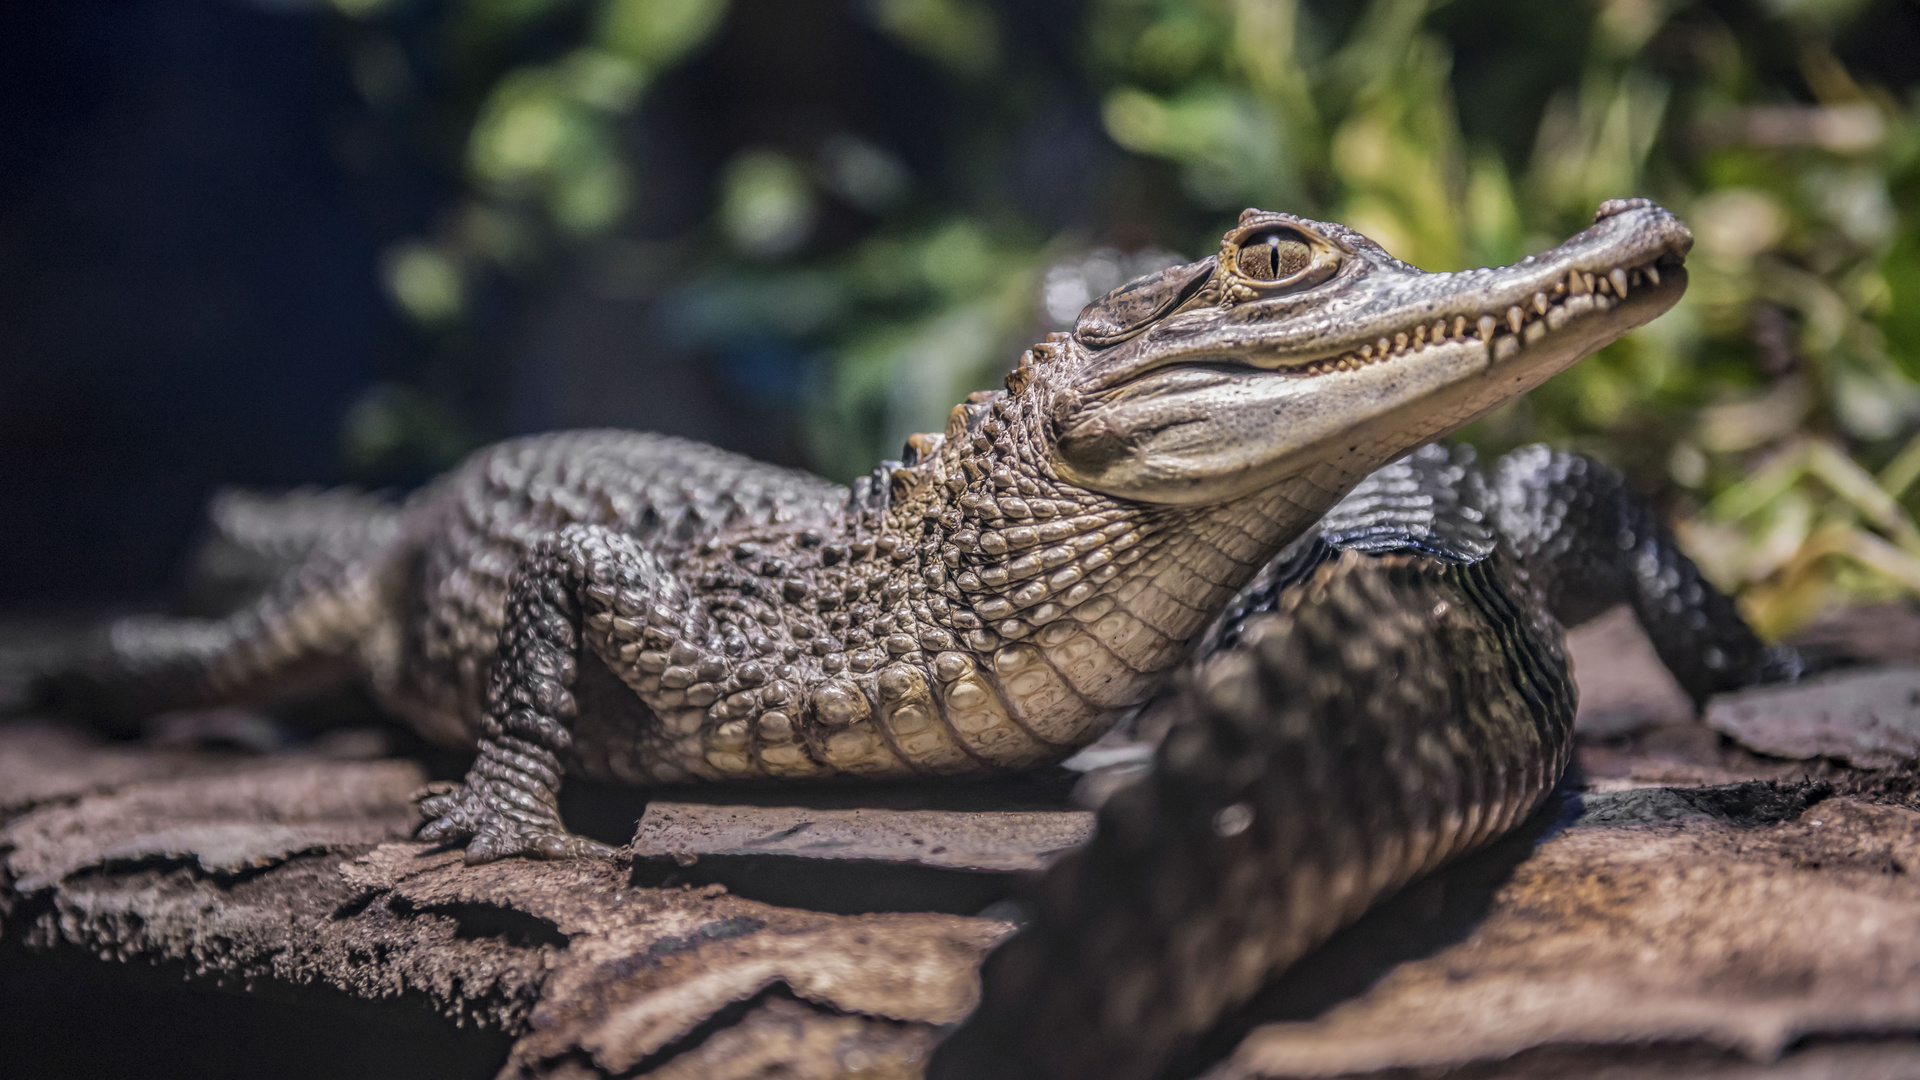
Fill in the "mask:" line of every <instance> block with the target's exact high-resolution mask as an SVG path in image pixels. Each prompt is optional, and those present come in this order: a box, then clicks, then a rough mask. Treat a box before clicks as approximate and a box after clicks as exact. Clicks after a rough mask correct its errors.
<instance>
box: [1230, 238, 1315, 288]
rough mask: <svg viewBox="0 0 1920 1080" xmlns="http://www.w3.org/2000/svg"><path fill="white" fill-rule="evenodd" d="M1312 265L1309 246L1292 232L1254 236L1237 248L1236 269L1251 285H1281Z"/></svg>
mask: <svg viewBox="0 0 1920 1080" xmlns="http://www.w3.org/2000/svg"><path fill="white" fill-rule="evenodd" d="M1312 262H1313V246H1312V245H1310V244H1308V243H1307V241H1306V238H1305V237H1303V236H1301V235H1300V234H1299V233H1297V232H1294V231H1293V230H1292V229H1274V230H1272V231H1270V232H1265V233H1255V234H1254V235H1252V236H1249V237H1247V238H1246V240H1244V241H1242V242H1241V244H1240V256H1239V258H1238V259H1237V260H1236V265H1237V266H1238V267H1239V269H1240V273H1241V274H1242V275H1244V276H1246V277H1249V278H1252V279H1253V280H1255V281H1285V280H1286V279H1287V278H1290V277H1292V276H1294V275H1295V274H1298V273H1299V272H1301V271H1302V270H1305V269H1306V268H1307V267H1308V266H1309V265H1310V264H1311V263H1312Z"/></svg>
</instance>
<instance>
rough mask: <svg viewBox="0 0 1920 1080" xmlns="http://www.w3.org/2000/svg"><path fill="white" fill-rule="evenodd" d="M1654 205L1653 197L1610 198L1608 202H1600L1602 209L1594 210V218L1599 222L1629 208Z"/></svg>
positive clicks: (1635, 208) (1636, 208)
mask: <svg viewBox="0 0 1920 1080" xmlns="http://www.w3.org/2000/svg"><path fill="white" fill-rule="evenodd" d="M1652 205H1653V200H1652V199H1608V200H1607V201H1606V202H1603V203H1601V204H1600V209H1598V210H1595V211H1594V212H1593V220H1594V222H1595V223H1596V224H1597V223H1599V222H1602V221H1605V220H1607V219H1608V218H1610V217H1612V216H1614V215H1615V214H1624V213H1626V212H1627V211H1629V210H1638V209H1640V208H1641V207H1644V206H1652Z"/></svg>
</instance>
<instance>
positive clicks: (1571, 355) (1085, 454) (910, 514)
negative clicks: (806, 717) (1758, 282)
mask: <svg viewBox="0 0 1920 1080" xmlns="http://www.w3.org/2000/svg"><path fill="white" fill-rule="evenodd" d="M1690 243H1691V237H1690V236H1689V235H1688V233H1687V230H1686V227H1685V226H1683V225H1682V224H1680V222H1679V221H1677V220H1675V219H1674V217H1673V216H1672V215H1671V214H1668V213H1667V212H1666V211H1664V210H1662V209H1660V208H1659V207H1656V206H1654V205H1652V204H1651V203H1648V202H1645V201H1644V200H1631V201H1621V202H1611V203H1608V204H1606V205H1604V206H1602V207H1601V208H1600V213H1599V214H1598V216H1597V220H1596V221H1595V223H1594V225H1593V227H1592V228H1590V229H1588V230H1586V231H1585V232H1583V233H1581V234H1580V235H1578V236H1576V237H1574V238H1572V239H1571V240H1569V241H1567V242H1566V243H1565V244H1562V245H1561V246H1559V247H1557V248H1555V249H1554V250H1552V251H1549V252H1546V253H1544V254H1541V255H1536V256H1533V257H1531V258H1528V259H1524V260H1522V261H1521V262H1519V263H1517V264H1515V265H1513V266H1509V267H1505V268H1503V269H1497V270H1475V271H1471V272H1468V273H1458V274H1429V273H1425V272H1423V271H1421V270H1418V269H1416V268H1414V267H1411V266H1408V265H1406V264H1405V263H1402V262H1400V261H1398V260H1396V259H1394V258H1392V257H1391V256H1389V255H1388V254H1387V253H1386V252H1385V251H1383V250H1381V248H1380V247H1379V245H1377V244H1374V243H1373V242H1372V241H1369V240H1368V239H1367V238H1365V237H1363V236H1361V235H1359V234H1358V233H1356V232H1354V231H1353V230H1351V229H1347V228H1344V227H1342V226H1339V225H1330V224H1324V223H1321V222H1316V221H1306V220H1302V219H1300V218H1297V217H1291V216H1288V215H1285V214H1272V213H1261V212H1258V211H1248V212H1247V214H1246V215H1244V216H1243V217H1242V218H1241V220H1240V223H1239V225H1238V226H1237V227H1235V228H1234V230H1233V231H1232V232H1229V233H1227V235H1226V238H1225V239H1224V240H1223V241H1222V242H1221V245H1220V251H1219V253H1218V254H1217V255H1215V256H1214V257H1212V258H1209V259H1206V260H1204V261H1202V262H1198V263H1193V264H1190V265H1187V266H1178V267H1174V268H1172V269H1169V270H1166V271H1163V272H1161V273H1159V274H1155V275H1153V276H1151V277H1147V278H1142V279H1141V280H1139V281H1135V282H1133V283H1131V284H1128V285H1125V286H1122V287H1121V288H1119V289H1116V290H1115V291H1114V292H1112V293H1110V294H1108V295H1107V296H1106V297H1104V298H1102V299H1101V300H1099V301H1097V302H1096V303H1094V304H1092V305H1091V306H1089V307H1088V308H1087V309H1086V311H1085V312H1083V313H1082V315H1081V317H1080V321H1079V325H1078V326H1077V327H1076V328H1075V330H1074V331H1073V332H1072V333H1071V334H1058V335H1054V336H1053V337H1051V338H1050V339H1049V340H1048V341H1046V342H1043V343H1041V344H1040V345H1036V346H1035V347H1034V348H1033V349H1032V350H1031V351H1030V352H1029V353H1028V354H1027V356H1026V357H1025V358H1024V359H1023V361H1022V365H1021V366H1020V367H1019V368H1018V369H1017V370H1016V371H1014V372H1013V374H1011V375H1010V376H1008V382H1007V386H1008V390H1009V391H1010V392H1008V393H1001V392H997V391H996V392H993V393H986V394H979V395H975V396H974V397H973V398H971V399H969V401H968V402H967V403H966V404H963V405H961V406H959V407H957V408H955V409H954V411H953V413H952V414H951V415H950V416H949V417H948V419H947V427H946V430H945V431H944V432H942V433H939V434H926V435H916V436H914V437H913V438H912V439H910V440H909V441H908V450H907V454H906V458H907V460H906V462H905V463H904V464H901V463H897V462H896V463H888V464H887V465H884V466H882V468H881V470H880V474H879V476H877V477H876V480H879V481H881V482H879V483H875V482H868V483H865V484H863V485H860V486H859V487H858V488H857V489H856V494H855V496H854V498H853V500H852V505H853V506H855V507H856V508H858V509H859V510H860V512H859V513H856V514H852V515H848V516H847V517H846V518H845V519H843V526H842V527H843V528H844V529H846V530H847V531H848V536H847V537H846V544H847V547H846V550H848V551H849V552H851V553H852V555H853V561H852V562H851V563H848V564H845V566H846V569H845V571H844V574H845V575H846V576H848V577H849V580H847V581H842V580H840V579H839V578H835V579H834V580H833V581H832V582H830V583H826V584H825V585H824V587H823V588H821V589H819V590H818V592H819V594H820V595H823V596H825V597H826V602H827V603H829V604H831V605H835V612H834V613H833V617H834V618H836V619H839V620H840V621H838V622H834V623H832V624H830V625H829V626H828V629H829V630H831V631H832V632H833V633H836V634H837V633H841V632H844V633H846V634H847V635H848V639H849V641H851V642H852V643H854V644H855V645H857V646H858V648H856V649H855V650H854V651H852V652H849V653H848V654H847V664H848V665H849V669H850V670H851V671H852V672H854V673H855V674H856V675H858V674H860V673H863V672H868V671H871V670H873V669H875V667H876V666H880V665H886V664H895V665H900V666H901V670H902V671H903V672H904V671H905V670H906V669H908V668H911V667H912V665H913V664H915V663H917V662H921V661H927V662H929V663H931V664H932V666H931V668H930V669H929V671H928V673H926V674H925V675H910V674H896V675H886V672H890V671H893V670H894V668H892V667H885V668H882V674H883V676H884V678H883V680H882V685H881V686H880V689H879V690H877V691H876V693H878V694H879V695H880V699H885V698H886V694H887V692H888V691H887V689H886V687H887V685H893V686H894V687H895V690H894V691H893V692H894V693H896V694H897V695H902V697H901V700H906V697H907V696H910V692H912V688H913V687H914V686H918V685H920V683H917V682H915V681H914V680H915V679H916V678H919V679H921V680H922V681H924V682H926V685H928V686H930V687H931V686H939V687H942V688H943V689H941V690H940V693H941V694H948V693H949V692H951V693H952V694H954V695H958V696H956V697H953V698H952V699H950V700H946V699H943V700H946V704H945V707H946V708H947V709H948V714H949V715H950V716H951V717H957V718H958V719H956V720H955V723H956V724H957V725H958V727H957V728H956V730H958V731H961V732H963V733H964V737H965V739H966V740H967V741H968V745H969V746H970V747H971V748H972V749H971V752H974V753H976V754H977V755H979V756H982V757H983V758H984V759H985V760H988V761H992V762H996V763H1002V764H1005V763H1018V764H1032V763H1035V762H1039V761H1044V760H1050V759H1057V757H1058V756H1060V755H1062V754H1064V753H1065V752H1066V751H1067V750H1070V749H1071V748H1072V747H1074V746H1077V745H1080V744H1083V743H1084V742H1086V741H1087V740H1088V739H1091V738H1093V737H1095V736H1097V735H1098V734H1099V733H1100V732H1101V731H1103V730H1105V727H1106V725H1108V724H1110V723H1111V722H1112V721H1113V719H1114V718H1115V717H1117V716H1119V715H1120V714H1121V712H1122V711H1123V710H1124V709H1126V708H1129V707H1132V706H1133V705H1137V704H1138V703H1140V702H1141V701H1144V700H1146V699H1147V698H1148V697H1150V696H1151V695H1152V694H1153V693H1154V692H1155V691H1156V690H1157V689H1158V687H1159V686H1160V685H1161V684H1162V682H1163V681H1164V679H1165V678H1166V675H1167V673H1168V672H1170V671H1171V670H1172V669H1173V666H1174V665H1175V664H1177V663H1178V662H1179V661H1180V659H1181V658H1182V657H1183V656H1185V655H1186V649H1187V647H1188V643H1189V642H1191V641H1192V640H1193V637H1194V636H1195V635H1196V634H1198V633H1199V632H1200V631H1201V630H1202V629H1203V628H1204V627H1205V625H1206V623H1207V622H1209V621H1210V620H1212V619H1213V618H1214V617H1215V616H1216V615H1217V614H1218V613H1219V611H1220V610H1221V609H1222V607H1224V606H1225V605H1226V604H1227V602H1228V601H1229V600H1230V599H1231V598H1232V596H1233V594H1234V592H1235V591H1237V590H1238V589H1239V588H1241V586H1243V585H1244V584H1246V582H1247V581H1248V580H1250V579H1251V578H1252V576H1253V575H1254V574H1255V573H1256V572H1257V571H1258V569H1259V567H1260V566H1262V565H1264V564H1265V563H1266V562H1267V561H1268V560H1270V559H1271V558H1272V557H1273V555H1274V554H1275V553H1276V552H1278V551H1279V550H1280V549H1281V548H1282V547H1284V546H1285V545H1286V544H1287V543H1289V542H1291V541H1293V540H1294V539H1296V538H1297V537H1299V536H1300V535H1301V533H1302V532H1303V531H1305V530H1306V529H1308V528H1310V527H1311V526H1312V524H1313V523H1314V522H1315V521H1317V520H1318V519H1319V518H1320V516H1321V515H1322V514H1324V513H1325V512H1326V511H1327V509H1328V508H1329V507H1331V506H1332V505H1333V504H1334V503H1335V502H1337V501H1338V500H1339V499H1340V498H1341V497H1342V496H1344V495H1345V494H1346V493H1347V492H1348V491H1349V490H1351V489H1352V487H1353V486H1354V485H1355V484H1357V483H1358V482H1359V481H1360V480H1361V479H1362V478H1363V477H1365V476H1366V475H1367V474H1368V473H1370V472H1372V471H1374V470H1375V469H1378V468H1379V467H1380V466H1382V465H1384V464H1386V463H1387V462H1389V461H1392V460H1393V459H1394V458H1397V457H1399V456H1400V455H1402V454H1405V453H1407V452H1408V451H1410V450H1413V449H1415V448H1416V447H1418V446H1420V445H1422V444H1423V443H1426V442H1429V441H1431V440H1433V439H1435V438H1438V437H1440V436H1441V435H1444V434H1446V433H1447V432H1449V431H1452V430H1453V429H1455V428H1457V427H1459V426H1460V425H1462V424H1464V423H1466V422H1467V421H1469V420H1471V419H1473V418H1474V417H1476V416H1478V415H1480V414H1482V413H1484V412H1486V411H1487V410H1489V409H1492V408H1495V407H1496V406H1499V405H1501V404H1503V403H1505V402H1507V401H1510V400H1512V399H1513V398H1514V397H1516V396H1518V395H1519V394H1521V393H1523V392H1525V391H1526V390H1527V389H1529V388H1531V387H1533V386H1535V385H1537V384H1538V383H1540V382H1541V381H1542V380H1544V379H1546V378H1547V377H1548V376H1550V375H1552V374H1554V373H1555V372H1557V371H1560V370H1561V369H1563V368H1565V367H1567V366H1568V365H1570V364H1572V363H1573V362H1574V361H1576V360H1578V359H1580V358H1581V357H1583V356H1585V355H1587V354H1588V353H1591V352H1593V351H1594V350H1595V349H1598V348H1599V347H1601V346H1602V345H1605V344H1606V343H1607V342H1609V341H1612V340H1613V339H1615V338H1617V337H1619V336H1620V335H1621V334H1623V333H1625V332H1626V331H1628V330H1629V329H1631V328H1633V327H1635V326H1638V325H1640V324H1641V323H1644V322H1646V321H1647V320H1649V319H1652V318H1653V317H1654V316H1656V315H1658V314H1660V313H1661V312H1662V311H1665V310H1666V309H1667V308H1668V307H1670V306H1672V304H1673V303H1674V301H1675V300H1676V299H1678V297H1679V296H1680V294H1681V292H1682V290H1684V288H1685V287H1686V277H1685V272H1684V271H1683V270H1681V268H1680V260H1681V258H1682V257H1683V256H1684V254H1685V253H1686V251H1687V249H1688V247H1689V245H1690ZM837 550H838V549H836V551H837ZM835 557H836V558H838V557H839V556H838V555H837V554H836V556H835ZM833 572H834V573H836V574H839V573H843V571H842V570H840V569H838V568H836V569H835V570H834V571H833ZM853 579H857V580H853ZM822 580H823V582H826V579H824V578H823V579H822ZM841 606H845V607H846V610H845V611H840V610H839V608H840V607H841ZM883 637H884V641H882V640H881V639H882V638H883ZM830 640H832V641H836V642H837V641H838V640H839V639H838V638H832V639H830ZM882 645H884V651H883V650H882ZM958 650H964V651H965V654H966V655H962V654H961V652H959V651H958ZM976 671H978V672H980V674H979V678H981V679H985V678H987V675H986V674H985V673H986V672H991V679H992V680H997V681H995V682H994V683H993V686H997V687H999V688H1000V689H999V691H998V692H1001V693H1002V696H1001V697H1000V698H999V699H997V700H999V701H1000V702H1001V704H994V703H993V702H994V700H996V699H995V698H994V694H993V693H990V692H989V691H990V690H991V687H989V686H988V685H987V683H985V682H979V683H978V684H977V685H976V682H974V681H970V680H975V679H976V676H975V674H970V673H974V672H976ZM887 679H891V680H892V682H891V683H888V682H886V680H887ZM928 680H930V681H928ZM835 685H836V686H840V689H837V690H835V691H834V693H835V694H837V695H839V696H837V697H834V698H833V701H832V702H831V703H829V705H822V706H820V707H821V708H823V709H826V710H827V711H828V712H833V711H834V710H841V711H845V710H843V709H841V706H842V704H844V703H845V702H851V701H854V700H855V699H856V695H855V694H854V691H853V690H851V689H847V687H851V686H853V685H854V684H853V683H850V682H849V683H846V684H845V685H844V686H841V685H840V684H839V683H836V684H835ZM1003 705H1004V708H1005V710H1006V711H1005V714H1004V715H1002V713H1001V712H999V711H996V710H1000V709H1001V708H1002V706H1003ZM885 708H886V702H885V700H882V710H881V711H882V712H883V713H884V712H885ZM823 715H825V713H823ZM836 715H837V713H836ZM1008 717H1012V718H1013V719H1011V720H1009V719H1007V718H1008ZM1003 721H1004V722H1003ZM1015 721H1017V723H1016V722H1015ZM1010 725H1011V726H1010ZM1016 728H1017V729H1018V730H1016ZM916 737H917V736H916ZM994 740H1000V741H998V742H996V741H994ZM909 741H910V740H909ZM902 745H905V744H902ZM862 767H865V766H862ZM876 767H877V766H876Z"/></svg>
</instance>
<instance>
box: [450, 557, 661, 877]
mask: <svg viewBox="0 0 1920 1080" xmlns="http://www.w3.org/2000/svg"><path fill="white" fill-rule="evenodd" d="M616 595H617V596H620V597H621V598H622V600H623V601H624V602H625V603H626V604H627V606H628V608H629V609H630V610H636V613H639V612H642V611H644V612H645V613H646V614H645V616H643V618H644V619H645V620H646V621H648V622H650V623H651V622H659V621H666V622H671V623H673V624H675V626H674V627H673V629H675V630H678V631H680V632H682V633H685V632H689V631H692V630H694V629H695V627H694V626H693V625H692V624H693V622H694V621H695V620H693V619H692V618H691V609H692V608H693V607H694V604H693V601H692V598H691V597H690V596H689V595H688V594H687V591H686V589H685V587H684V586H683V585H681V583H680V582H679V580H678V579H677V578H675V577H674V576H673V575H672V573H671V571H669V570H667V569H666V568H665V567H664V566H663V565H662V564H661V563H660V562H659V560H657V559H655V558H654V557H653V555H652V554H651V553H649V552H647V551H645V550H643V549H641V548H640V547H639V546H638V545H637V544H635V543H634V542H633V540H632V539H631V538H629V537H626V536H623V535H621V534H619V533H616V532H613V531H611V530H609V529H606V528H603V527H600V526H594V525H572V526H569V527H567V528H565V529H563V530H561V531H560V532H558V533H555V534H553V535H552V536H549V537H545V538H543V539H541V540H540V541H539V542H537V543H535V544H534V546H533V547H532V549H531V550H530V551H528V553H527V556H526V559H525V560H524V561H523V562H522V563H521V566H520V569H519V571H518V572H517V573H516V574H515V575H514V580H513V585H512V587H511V590H510V591H509V593H508V597H507V609H506V622H505V625H504V627H503V628H502V630H501V633H500V648H499V653H498V655H497V656H496V658H495V660H494V665H493V673H492V677H491V679H490V680H489V683H488V687H487V711H486V715H485V716H483V717H482V718H481V721H480V756H479V757H478V758H477V759H476V760H475V761H474V763H473V766H472V768H470V769H469V770H468V771H467V777H466V780H465V782H463V783H462V784H459V785H457V786H455V787H452V788H451V789H447V790H440V791H436V792H435V793H433V794H431V795H429V796H428V797H427V798H425V799H423V800H421V803H420V809H421V812H422V813H423V814H424V815H425V816H426V817H427V818H428V819H429V820H428V821H427V823H426V824H425V825H423V826H421V829H420V837H421V839H424V840H429V841H433V842H436V843H448V844H457V843H461V842H463V841H464V842H465V843H466V845H467V861H468V862H469V863H483V862H492V861H493V860H495V859H500V858H505V857H507V856H509V855H525V856H529V857H532V858H541V859H561V858H573V857H580V856H594V857H604V856H608V855H611V854H612V853H613V849H611V848H609V847H608V846H607V845H605V844H602V843H599V842H597V841H594V840H589V839H586V838H585V837H580V836H575V835H573V834H571V833H569V832H567V830H566V826H565V825H564V824H562V822H561V820H560V807H559V802H558V796H559V792H560V781H561V778H562V776H563V774H564V771H565V768H564V765H563V764H562V762H563V760H564V759H565V758H566V756H567V754H568V751H569V750H570V749H571V748H572V746H573V731H572V724H573V721H574V718H575V715H576V712H577V705H576V703H575V700H574V695H573V685H574V679H575V677H576V675H577V673H578V671H579V663H580V660H581V658H582V655H583V650H584V649H585V648H587V644H586V640H585V635H584V634H583V628H582V618H583V613H592V612H594V611H598V610H599V609H601V608H605V607H609V606H610V604H611V602H612V599H613V598H614V597H615V596H616ZM663 629H664V628H663Z"/></svg>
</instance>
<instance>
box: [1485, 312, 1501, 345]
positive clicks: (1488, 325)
mask: <svg viewBox="0 0 1920 1080" xmlns="http://www.w3.org/2000/svg"><path fill="white" fill-rule="evenodd" d="M1498 325H1500V324H1499V323H1496V322H1494V321H1493V316H1491V315H1482V316H1480V340H1481V341H1492V340H1493V330H1494V327H1496V326H1498Z"/></svg>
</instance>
